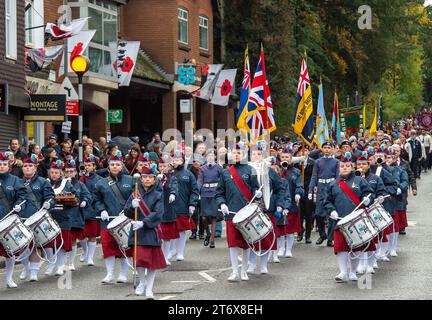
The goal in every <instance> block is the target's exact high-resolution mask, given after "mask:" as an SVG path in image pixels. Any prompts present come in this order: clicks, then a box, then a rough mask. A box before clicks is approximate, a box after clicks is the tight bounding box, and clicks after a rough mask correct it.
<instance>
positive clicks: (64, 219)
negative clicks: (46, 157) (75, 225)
mask: <svg viewBox="0 0 432 320" xmlns="http://www.w3.org/2000/svg"><path fill="white" fill-rule="evenodd" d="M63 169H64V164H63V162H62V161H60V160H57V161H54V162H53V163H52V164H51V167H50V169H49V170H48V176H49V182H50V183H51V187H52V188H53V190H54V194H55V195H56V196H57V195H61V194H74V195H75V196H76V191H75V188H74V187H73V186H72V184H71V183H70V182H69V180H68V179H65V178H64V176H63ZM76 199H77V201H79V197H77V196H76ZM73 210H74V209H73V207H66V206H64V205H63V204H62V203H59V202H56V204H55V207H54V209H53V210H52V211H51V216H52V217H53V219H54V220H56V221H57V223H58V224H59V226H60V229H61V236H58V237H57V238H55V239H54V240H53V241H52V242H51V243H50V244H48V248H47V250H46V251H47V259H48V260H49V261H50V262H49V263H48V267H47V270H46V272H45V274H46V275H52V273H53V272H54V271H55V275H56V276H61V275H63V274H64V264H65V258H66V254H67V253H68V252H71V251H72V234H71V222H72V212H73ZM62 239H63V246H62V248H61V249H60V250H59V252H58V255H57V260H56V262H55V263H54V262H53V261H52V254H53V248H59V247H60V245H61V240H62ZM54 268H55V270H54Z"/></svg>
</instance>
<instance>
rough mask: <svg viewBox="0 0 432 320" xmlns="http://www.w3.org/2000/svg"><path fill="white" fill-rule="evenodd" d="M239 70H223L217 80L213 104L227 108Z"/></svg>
mask: <svg viewBox="0 0 432 320" xmlns="http://www.w3.org/2000/svg"><path fill="white" fill-rule="evenodd" d="M236 74H237V69H228V70H222V71H221V72H220V73H219V77H218V78H217V81H216V85H215V89H214V91H213V96H212V99H211V101H210V102H211V103H213V104H215V105H218V106H227V105H228V101H229V96H230V94H231V92H232V91H233V89H234V84H235V77H236Z"/></svg>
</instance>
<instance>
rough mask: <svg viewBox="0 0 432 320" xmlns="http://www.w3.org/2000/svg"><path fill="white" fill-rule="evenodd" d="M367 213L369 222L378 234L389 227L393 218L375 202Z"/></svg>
mask: <svg viewBox="0 0 432 320" xmlns="http://www.w3.org/2000/svg"><path fill="white" fill-rule="evenodd" d="M367 213H368V216H369V219H370V221H371V222H372V224H373V225H374V226H375V228H376V229H377V230H378V232H381V231H383V230H384V229H385V228H387V227H388V226H390V225H391V224H392V223H393V218H392V216H391V215H390V213H388V212H387V210H385V209H384V207H383V206H382V205H381V204H380V203H378V202H376V203H374V204H372V205H371V206H370V207H369V208H368V209H367Z"/></svg>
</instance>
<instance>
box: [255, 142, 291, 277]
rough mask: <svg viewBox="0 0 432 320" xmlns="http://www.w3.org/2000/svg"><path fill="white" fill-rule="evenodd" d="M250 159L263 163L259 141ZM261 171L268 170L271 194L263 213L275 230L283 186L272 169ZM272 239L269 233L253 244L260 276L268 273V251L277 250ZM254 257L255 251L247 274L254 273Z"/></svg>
mask: <svg viewBox="0 0 432 320" xmlns="http://www.w3.org/2000/svg"><path fill="white" fill-rule="evenodd" d="M251 159H252V161H253V162H258V163H260V162H261V163H262V162H264V159H263V143H262V142H261V141H258V143H257V145H256V146H254V147H253V149H252V157H251ZM263 170H268V177H269V183H270V186H269V188H270V194H271V197H270V205H269V208H268V209H267V208H264V213H266V214H267V215H268V217H269V218H270V221H271V222H272V224H273V228H276V220H277V219H278V218H280V216H281V215H282V211H283V209H284V208H283V207H284V204H285V199H284V192H285V189H284V188H283V186H284V184H283V183H282V180H281V178H280V176H279V175H278V174H277V173H276V171H274V170H273V169H272V168H267V166H266V164H264V169H263ZM263 174H264V173H263ZM274 237H276V236H275V235H274V234H273V233H270V234H268V235H267V236H266V237H265V238H264V239H262V240H261V241H260V243H259V244H254V249H255V250H256V252H258V250H260V249H261V252H259V253H260V272H261V274H267V273H268V267H267V265H268V260H269V256H270V251H271V250H273V251H276V250H277V239H274ZM265 251H267V253H265V254H264V253H263V252H265ZM256 257H257V255H256V254H255V251H252V252H251V253H250V255H249V267H248V270H247V272H248V273H254V272H255V266H256Z"/></svg>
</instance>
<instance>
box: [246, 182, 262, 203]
mask: <svg viewBox="0 0 432 320" xmlns="http://www.w3.org/2000/svg"><path fill="white" fill-rule="evenodd" d="M262 188H264V184H262V185H261V187H259V189H258V190H257V191H261V189H262ZM255 198H256V192H255V195H254V196H253V198H252V200H251V201H250V202H249V204H251V203H252V202H253V201H254V200H255Z"/></svg>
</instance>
